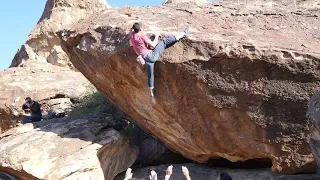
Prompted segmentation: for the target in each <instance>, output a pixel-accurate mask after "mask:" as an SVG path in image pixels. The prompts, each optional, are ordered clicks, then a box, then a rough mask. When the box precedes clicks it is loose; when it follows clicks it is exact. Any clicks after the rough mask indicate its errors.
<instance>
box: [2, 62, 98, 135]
mask: <svg viewBox="0 0 320 180" xmlns="http://www.w3.org/2000/svg"><path fill="white" fill-rule="evenodd" d="M0 77H1V79H0V122H1V123H0V133H1V132H3V131H6V130H8V129H10V128H12V127H14V126H15V125H16V123H17V121H18V120H19V119H20V117H21V116H22V115H23V113H24V112H23V110H22V104H23V103H24V99H25V98H26V97H31V98H33V99H34V100H36V101H39V102H40V103H41V104H43V110H44V115H45V113H46V111H47V110H49V109H46V107H48V108H51V110H53V111H54V112H56V113H60V112H63V111H64V110H67V108H70V103H71V102H70V99H75V98H79V97H81V96H83V95H85V94H86V93H87V92H88V91H89V90H92V89H93V88H92V85H91V84H90V82H89V81H88V80H87V79H86V78H85V77H84V76H83V75H82V74H81V73H80V72H74V71H71V70H70V69H69V68H65V67H57V66H54V65H51V64H48V63H41V62H37V61H32V60H30V61H28V62H25V63H24V64H23V65H22V67H14V68H9V69H6V70H4V71H1V72H0Z"/></svg>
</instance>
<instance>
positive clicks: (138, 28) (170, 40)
mask: <svg viewBox="0 0 320 180" xmlns="http://www.w3.org/2000/svg"><path fill="white" fill-rule="evenodd" d="M188 35H189V27H188V26H187V27H186V29H185V30H184V33H181V34H179V35H177V36H169V37H167V38H165V39H163V40H162V41H160V42H159V41H158V39H159V36H160V34H159V33H155V38H154V40H153V41H151V40H150V39H149V38H148V37H147V36H146V35H145V34H144V33H143V32H142V24H141V23H138V22H137V23H134V24H133V26H132V29H131V34H130V45H131V46H132V47H133V49H134V51H135V52H136V54H137V55H138V57H137V61H139V63H140V64H142V65H145V66H146V70H147V74H148V87H149V89H150V93H151V96H154V94H153V89H154V63H155V62H156V61H157V60H158V58H159V56H160V55H161V53H162V52H163V51H164V50H165V49H166V48H169V47H171V46H172V45H173V44H175V43H176V42H177V41H179V40H180V39H182V38H185V37H187V36H188ZM158 42H159V43H158Z"/></svg>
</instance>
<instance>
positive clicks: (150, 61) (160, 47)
mask: <svg viewBox="0 0 320 180" xmlns="http://www.w3.org/2000/svg"><path fill="white" fill-rule="evenodd" d="M188 35H189V27H187V28H186V29H185V30H184V32H183V33H182V34H180V35H177V36H169V37H167V38H165V39H163V40H162V41H160V42H159V43H158V44H157V46H156V47H155V48H154V49H153V50H152V51H151V52H150V53H149V54H148V55H147V56H146V57H145V58H144V59H145V62H146V64H145V66H146V70H147V73H148V87H149V89H150V94H151V96H154V93H153V89H154V63H155V62H156V61H157V60H158V59H159V56H160V55H161V54H162V53H163V51H164V50H165V49H167V48H169V47H171V46H173V45H174V44H175V43H176V42H178V41H179V40H180V39H182V38H184V37H187V36H188Z"/></svg>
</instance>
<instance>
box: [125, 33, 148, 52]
mask: <svg viewBox="0 0 320 180" xmlns="http://www.w3.org/2000/svg"><path fill="white" fill-rule="evenodd" d="M148 39H149V38H148V37H147V36H146V35H145V34H143V33H142V32H138V33H135V32H131V35H130V41H131V44H132V46H133V49H134V51H135V52H136V54H137V55H138V56H140V55H141V56H142V57H145V56H146V55H147V54H149V53H150V52H151V51H152V50H151V49H150V48H148V44H147V40H148Z"/></svg>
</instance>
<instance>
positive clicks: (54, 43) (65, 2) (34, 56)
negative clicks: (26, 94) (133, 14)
mask: <svg viewBox="0 0 320 180" xmlns="http://www.w3.org/2000/svg"><path fill="white" fill-rule="evenodd" d="M108 7H109V6H108V4H107V3H106V1H105V0H81V1H79V0H48V1H47V3H46V6H45V9H44V12H43V14H42V16H41V18H40V20H39V21H38V24H37V25H36V27H35V28H34V29H33V30H32V31H31V33H30V34H29V36H28V38H27V41H26V43H25V44H24V45H22V46H21V48H19V50H18V52H17V54H16V55H15V57H14V59H13V60H12V63H11V65H10V67H16V66H18V65H19V64H21V63H23V62H24V61H27V60H30V59H31V60H37V61H42V62H48V63H51V64H53V65H58V66H64V67H65V66H68V67H72V64H71V63H70V61H69V58H68V56H67V55H66V54H65V52H64V51H63V50H62V49H61V47H60V44H59V43H60V41H59V39H58V38H57V36H56V34H55V33H56V32H57V31H59V30H62V29H64V28H66V27H67V26H69V25H72V24H73V23H75V22H77V21H79V20H80V19H83V18H85V17H88V16H89V15H90V14H92V13H94V12H99V11H101V10H104V9H106V8H108Z"/></svg>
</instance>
